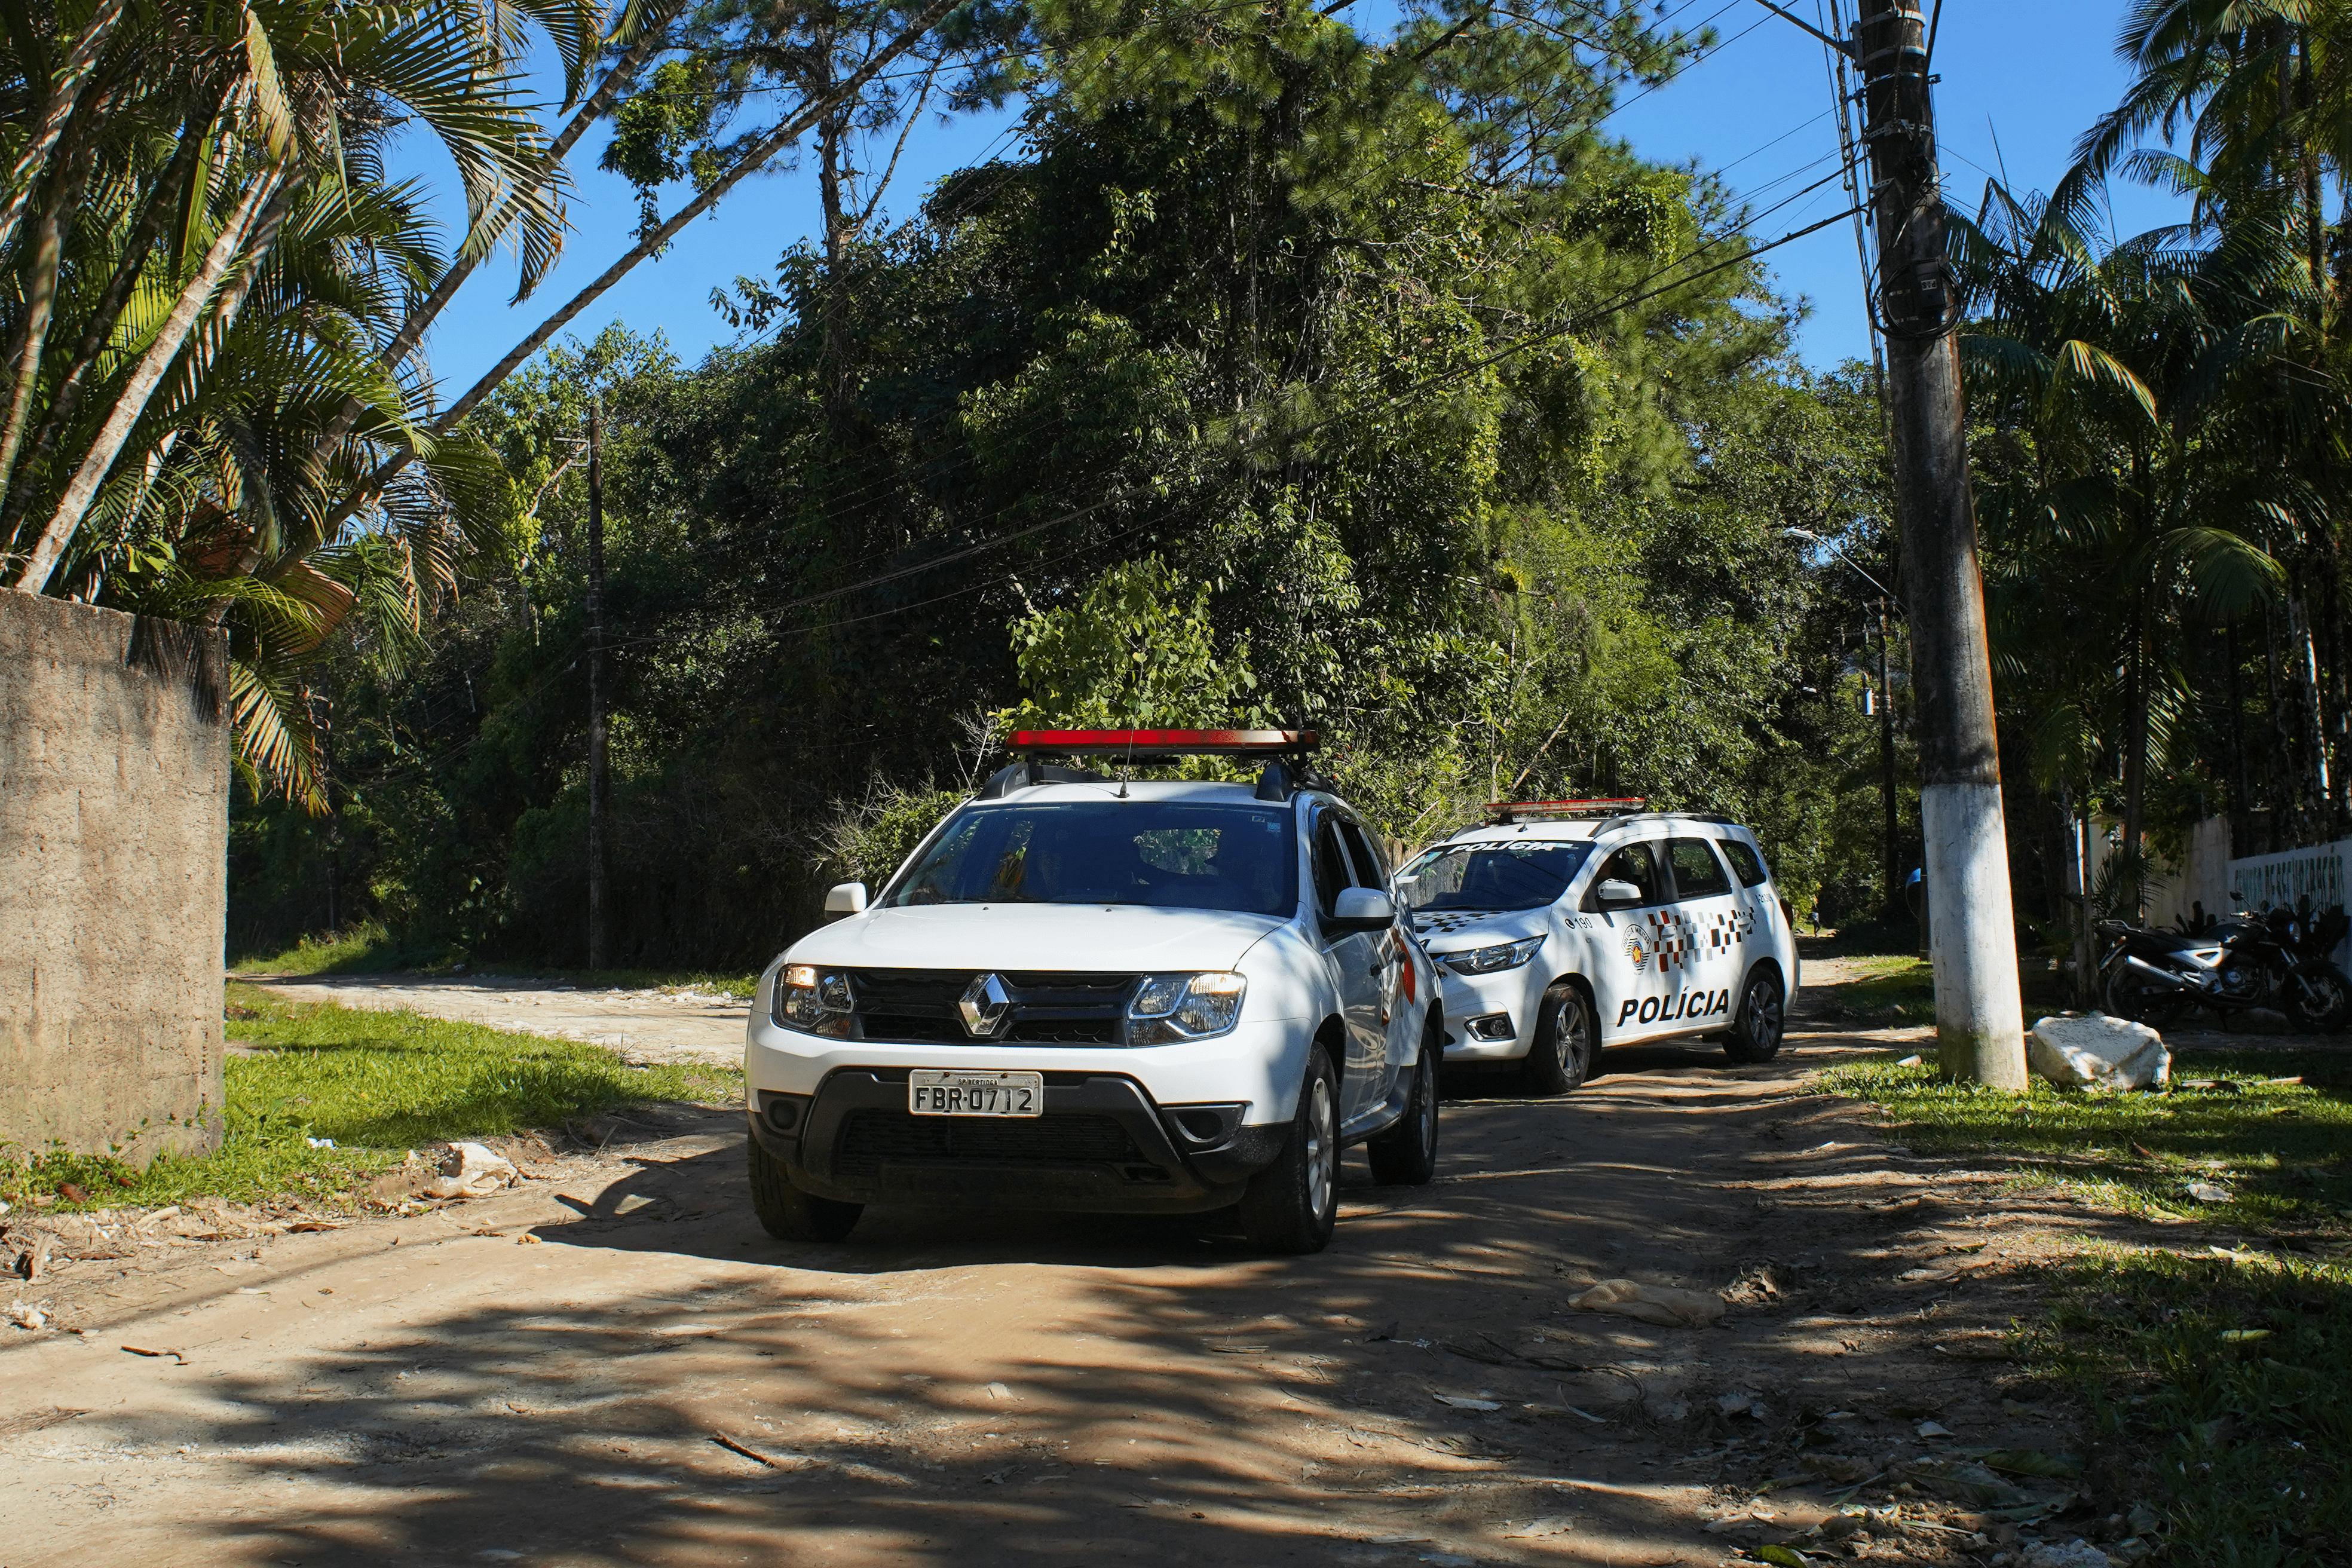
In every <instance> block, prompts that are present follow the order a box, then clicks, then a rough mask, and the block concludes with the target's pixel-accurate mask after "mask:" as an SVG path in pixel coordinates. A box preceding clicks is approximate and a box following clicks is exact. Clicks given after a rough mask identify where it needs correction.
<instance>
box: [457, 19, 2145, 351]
mask: <svg viewBox="0 0 2352 1568" xmlns="http://www.w3.org/2000/svg"><path fill="white" fill-rule="evenodd" d="M2124 4H2125V0H1956V3H1955V4H1953V5H1948V6H1946V7H1945V15H1944V17H1943V21H1942V26H1941V35H1940V37H1939V38H1938V40H1937V71H1938V72H1939V74H1940V75H1941V77H1942V82H1941V84H1940V85H1939V87H1938V88H1937V103H1936V112H1937V129H1938V134H1939V139H1940V141H1941V142H1942V144H1943V153H1944V166H1945V175H1946V179H1947V181H1948V184H1949V186H1950V188H1951V189H1952V191H1953V192H1954V194H1955V195H1956V196H1957V197H1958V198H1960V199H1961V200H1962V201H1963V202H1964V204H1965V205H1970V206H1973V205H1975V203H1976V200H1977V198H1978V197H1979V195H1980V194H1981V192H1982V190H1983V187H1984V183H1985V181H1986V179H1987V178H1988V177H1989V176H1990V174H1994V173H1995V172H1998V171H2000V170H2003V169H2005V170H2006V172H2007V177H2008V182H2009V183H2010V184H2012V185H2014V186H2017V187H2020V188H2026V189H2033V188H2040V189H2046V188H2047V187H2048V186H2049V185H2050V184H2052V183H2053V181H2054V180H2055V179H2056V178H2057V177H2058V175H2059V174H2061V173H2062V172H2063V170H2064V169H2065V167H2066V164H2067V163H2068V162H2069V161H2070V158H2071V155H2072V150H2073V148H2074V142H2075V140H2076V138H2078V137H2079V136H2080V135H2081V134H2082V132H2084V129H2085V128H2086V127H2087V126H2088V125H2089V124H2090V123H2091V121H2093V120H2094V119H2095V117H2096V116H2097V115H2099V114H2100V113H2102V112H2104V111H2105V110H2107V109H2108V108H2110V107H2112V106H2113V105H2114V103H2115V102H2116V99H2117V97H2118V96H2119V95H2120V94H2121V92H2122V90H2123V86H2124V81H2125V75H2124V70H2123V68H2122V65H2121V62H2119V61H2118V60H2117V59H2116V56H2115V52H2114V41H2115V36H2116V27H2117V25H2118V22H2119V20H2120V17H2121V14H2122V12H2123V9H2124ZM1668 6H1669V9H1670V11H1671V12H1672V15H1673V17H1674V20H1675V24H1676V25H1678V26H1690V27H1696V26H1713V27H1714V28H1715V29H1716V31H1717V34H1718V35H1719V38H1720V41H1719V43H1718V45H1717V47H1716V48H1715V49H1714V50H1713V51H1712V52H1711V53H1710V54H1708V55H1707V56H1706V57H1705V58H1702V59H1700V60H1699V61H1698V62H1697V63H1696V65H1694V66H1692V67H1691V68H1689V69H1687V70H1686V71H1685V73H1684V74H1683V75H1682V76H1680V77H1678V78H1677V79H1675V80H1674V81H1672V82H1670V83H1668V84H1667V85H1665V86H1664V87H1663V88H1660V89H1656V90H1655V91H1653V92H1649V93H1646V94H1643V95H1641V96H1639V97H1627V98H1625V99H1623V100H1621V103H1620V107H1619V109H1618V110H1617V112H1616V113H1615V114H1614V115H1613V116H1612V118H1611V119H1610V121H1609V122H1608V129H1609V130H1611V131H1612V132H1615V133H1616V134H1618V135H1620V136H1622V137H1623V138H1624V139H1625V140H1626V141H1628V142H1631V143H1632V144H1633V147H1634V149H1635V150H1636V151H1637V152H1639V153H1643V155H1645V156H1647V157H1650V158H1654V159H1656V160H1659V161H1661V162H1664V163H1677V164H1696V166H1698V167H1701V168H1704V169H1709V170H1716V171H1720V172H1721V173H1722V174H1723V175H1724V177H1725V178H1726V179H1727V181H1728V182H1729V184H1731V185H1732V187H1733V188H1734V189H1736V190H1738V191H1739V192H1740V193H1742V194H1743V195H1747V196H1748V197H1750V198H1751V200H1752V201H1753V203H1754V205H1755V206H1756V208H1757V209H1758V211H1759V213H1764V212H1766V210H1767V209H1773V208H1776V207H1777V210H1770V211H1769V215H1768V216H1761V217H1760V218H1759V221H1758V222H1757V224H1756V233H1757V234H1758V235H1759V237H1770V236H1773V235H1778V234H1781V233H1785V232H1788V231H1789V230H1791V229H1795V228H1799V227H1801V226H1804V225H1806V224H1808V223H1811V222H1813V221H1815V220H1817V219H1820V218H1822V217H1826V216H1830V215H1831V214H1833V213H1835V212H1837V211H1839V210H1840V208H1841V207H1842V206H1843V205H1844V196H1843V193H1842V192H1841V190H1840V189H1839V188H1838V186H1837V185H1836V184H1834V183H1832V184H1829V185H1827V186H1824V187H1823V188H1822V189H1821V190H1819V191H1816V192H1814V193H1812V194H1811V195H1809V196H1804V197H1802V198H1801V199H1799V200H1797V201H1795V202H1793V203H1790V205H1778V204H1780V203H1782V202H1784V201H1786V200H1787V198H1789V197H1790V196H1791V195H1794V194H1795V193H1796V192H1798V191H1800V190H1801V189H1802V188H1803V187H1804V186H1805V185H1807V184H1811V183H1812V182H1814V181H1815V180H1818V179H1820V178H1821V177H1822V175H1824V174H1829V173H1830V172H1831V171H1832V170H1833V169H1834V168H1835V166H1836V163H1835V158H1836V153H1837V133H1836V127H1835V123H1834V121H1832V118H1831V117H1830V114H1829V109H1830V89H1829V85H1828V79H1827V76H1826V73H1825V71H1824V68H1823V64H1822V47H1821V45H1820V44H1819V43H1818V42H1817V41H1815V40H1814V39H1812V38H1811V37H1808V36H1806V35H1805V34H1804V33H1802V32H1801V31H1800V30H1799V29H1798V28H1796V27H1795V26H1791V25H1790V24H1789V23H1788V22H1785V21H1783V20H1781V19H1780V18H1779V17H1776V16H1772V15H1771V14H1770V13H1769V12H1768V11H1766V10H1765V9H1764V8H1763V7H1762V6H1761V5H1758V4H1756V0H1668ZM1789 8H1790V9H1791V10H1796V11H1799V12H1800V13H1801V14H1809V13H1810V12H1811V9H1812V0H1795V3H1794V4H1791V5H1790V7H1789ZM1351 15H1354V16H1357V17H1358V21H1359V25H1360V26H1365V27H1367V28H1368V29H1373V30H1377V29H1378V28H1379V26H1380V25H1381V24H1380V21H1379V18H1381V16H1383V15H1386V16H1393V15H1394V10H1393V8H1392V0H1360V5H1359V7H1358V9H1357V10H1356V11H1354V12H1352V13H1351ZM605 141H606V132H604V130H602V129H601V128H600V129H598V130H595V131H592V132H590V133H589V134H588V135H587V136H586V137H585V138H583V141H582V142H581V145H580V147H579V148H578V149H576V150H575V151H574V153H573V155H572V172H573V174H574V177H575V179H576V180H577V183H578V190H577V194H576V196H575V198H574V200H573V202H572V209H571V210H572V226H573V233H572V236H571V237H570V239H569V241H568V243H567V244H566V247H565V250H564V255H563V259H562V262H561V263H560V264H559V265H558V267H557V268H556V269H555V271H554V272H553V273H552V274H551V276H550V277H549V278H548V279H547V280H546V281H545V283H543V284H542V285H541V289H540V290H539V291H538V293H537V294H536V295H534V296H533V298H532V299H530V300H526V301H524V302H523V303H522V304H521V305H520V306H509V303H508V301H507V295H508V294H509V293H510V292H511V291H512V288H513V270H512V268H511V265H510V264H506V265H501V266H499V267H494V268H484V269H483V271H482V273H481V274H479V275H478V276H477V277H476V279H474V280H473V281H472V282H471V283H469V284H468V285H467V290H466V292H465V293H463V294H461V295H460V296H459V297H458V299H457V301H456V302H455V303H454V304H453V305H452V306H451V307H450V309H449V310H448V311H447V312H446V314H445V315H444V316H443V317H442V320H441V321H440V322H439V323H438V325H437V326H436V329H435V331H434V332H433V334H432V336H431V338H430V339H429V340H428V341H427V344H426V348H427V352H428V353H429V354H430V355H431V358H432V363H433V365H434V368H435V371H436V374H438V375H439V376H440V377H441V379H442V382H443V384H444V387H445V389H446V394H447V395H455V394H456V393H457V391H458V390H461V389H462V388H464V387H465V386H467V385H469V384H471V383H472V381H473V380H474V378H475V377H476V376H478V374H481V373H482V372H483V371H484V370H487V369H488V367H489V366H490V365H491V364H492V363H495V362H496V361H497V360H498V358H499V356H500V355H501V354H502V353H505V352H506V350H507V349H508V348H509V346H511V345H512V344H513V343H514V342H516V341H518V340H519V339H520V338H521V337H522V336H523V335H524V334H525V333H526V332H528V331H530V329H531V328H533V327H535V326H536V325H537V324H538V323H539V321H541V320H542V319H543V318H544V315H545V314H546V312H547V311H549V310H552V309H553V308H554V307H555V306H556V305H557V304H559V303H561V302H562V300H565V299H567V298H568V297H569V296H570V295H571V293H572V291H573V290H574V289H578V288H579V287H580V285H581V284H583V283H584V282H585V281H587V280H588V279H591V278H593V277H594V276H595V275H596V274H597V273H598V272H600V271H602V270H603V269H604V268H605V267H606V266H607V265H609V263H610V262H611V261H612V259H613V258H614V257H616V256H618V255H619V254H621V253H622V252H623V251H624V250H625V249H626V248H627V247H628V246H629V245H630V243H631V237H630V231H631V229H632V228H633V227H634V226H635V221H636V202H635V195H633V193H631V192H630V191H629V189H628V188H627V186H625V184H622V183H621V182H620V181H619V180H617V179H615V178H614V177H613V176H611V175H607V174H601V173H599V172H598V171H597V169H596V167H595V163H596V159H597V157H598V155H599V154H600V153H602V151H603V149H604V142H605ZM1014 152H1017V147H1016V145H1015V142H1014V138H1013V134H1012V129H1011V122H1010V120H1009V118H1008V117H1006V116H1003V115H990V116H966V117H961V118H959V119H957V120H956V121H953V122H951V123H945V124H942V123H940V122H938V121H936V120H934V121H930V122H928V123H925V124H923V125H922V126H920V127H919V129H918V130H917V131H916V132H915V133H914V135H913V136H912V138H911V139H910V140H909V142H908V147H907V151H906V153H905V155H904V156H903V158H902V159H901V161H900V163H899V166H898V174H897V177H896V179H895V180H894V182H893V184H892V185H891V188H890V190H889V192H888V194H887V198H886V200H885V202H884V208H885V210H886V211H888V212H892V213H897V214H905V213H907V212H909V211H911V210H912V209H913V207H914V206H915V205H916V204H917V203H918V202H919V201H920V200H921V198H922V195H923V193H924V192H925V190H926V189H927V188H928V187H929V185H930V184H931V182H933V181H934V180H936V179H938V178H939V177H940V176H941V175H943V174H949V173H950V172H952V171H954V170H956V169H959V168H962V167H965V166H967V165H969V164H971V163H977V162H981V161H982V160H985V159H987V158H991V157H999V156H1003V155H1006V154H1008V153H1014ZM421 167H422V168H424V169H425V170H428V171H429V163H424V164H421ZM2113 201H2114V207H2115V213H2114V221H2115V225H2116V229H2117V230H2118V232H2121V233H2126V234H2129V233H2137V232H2138V231H2140V230H2142V229H2145V228H2147V227H2149V226H2153V225H2156V224H2158V223H2163V222H2167V221H2169V220H2170V219H2171V218H2173V217H2174V216H2177V215H2178V205H2177V204H2176V203H2175V202H2173V201H2172V199H2171V198H2169V197H2167V196H2165V195H2161V194H2159V193H2156V192H2151V191H2147V190H2142V189H2139V188H2137V187H2131V186H2122V187H2119V188H2117V190H2116V192H2115V193H2114V196H2113ZM673 209H674V203H673V206H672V208H666V210H673ZM815 219H816V192H815V181H814V177H813V176H812V175H809V174H799V173H789V174H774V175H767V176H760V177H756V178H754V179H753V180H751V181H747V182H746V183H745V184H742V185H740V186H739V187H737V189H736V190H735V191H734V192H733V193H732V194H730V195H729V196H728V197H727V199H726V200H725V201H724V202H722V203H721V204H720V205H719V210H718V212H717V213H716V215H714V216H711V217H708V218H705V219H702V220H700V221H698V222H697V223H696V224H695V225H693V226H691V227H689V228H688V230H687V231H686V233H685V234H684V235H682V236H681V237H679V239H678V241H677V244H676V245H674V246H673V247H671V249H670V251H669V253H668V254H667V255H666V256H664V257H662V258H659V259H656V260H649V261H646V262H644V263H641V264H640V265H639V266H638V267H637V268H636V269H635V271H634V272H632V273H631V274H630V275H629V276H628V277H627V278H626V279H624V280H623V281H622V282H621V283H620V284H619V285H617V286H616V287H615V288H614V289H612V290H611V291H610V292H608V293H607V294H605V295H604V297H603V299H601V300H598V301H597V303H596V304H595V305H594V306H593V307H591V308H590V309H589V310H587V311H585V312H583V314H582V315H581V317H580V318H579V319H578V320H577V321H574V322H573V323H572V326H571V327H570V328H569V329H568V331H571V332H572V333H576V334H578V335H581V336H592V335H593V334H594V333H595V332H596V331H600V330H601V329H602V328H603V327H604V324H605V323H607V322H609V321H623V322H625V323H626V324H627V325H628V326H629V327H631V328H632V329H634V330H635V331H642V332H650V331H654V330H656V329H659V330H660V331H662V332H664V333H665V334H667V337H668V339H669V341H670V342H671V344H672V346H673V347H674V348H675V349H676V350H677V352H678V353H680V354H681V355H683V356H684V357H685V358H686V359H688V361H692V360H695V359H698V358H699V357H700V356H701V354H702V353H704V352H705V351H706V350H708V349H709V348H710V347H711V346H713V345H714V344H718V343H722V342H727V341H729V339H730V338H731V337H732V336H733V331H732V330H731V329H730V328H729V327H728V326H727V325H726V323H725V322H724V321H721V320H720V319H719V316H718V314H717V313H716V312H715V311H713V310H711V308H710V304H709V297H710V292H711V290H712V289H714V288H718V289H724V288H726V287H727V286H729V285H730V283H731V282H732V281H733V279H735V278H736V277H737V276H738V275H740V274H747V273H748V274H752V275H756V276H766V275H769V274H770V273H772V269H773V268H774V266H775V262H776V258H777V257H778V256H779V255H780V254H782V251H783V250H784V249H785V248H786V247H789V246H790V245H791V244H792V243H793V241H794V240H796V239H798V238H800V237H803V236H804V235H806V234H807V233H808V232H809V231H810V230H811V228H812V227H813V226H814V223H815ZM1772 265H1773V268H1774V270H1775V272H1776V274H1777V276H1778V278H1779V279H1780V286H1781V287H1782V288H1783V289H1785V290H1787V291H1789V292H1791V293H1795V294H1799V295H1801V296H1803V297H1805V298H1806V299H1807V300H1809V301H1810V302H1811V315H1810V317H1809V318H1808V319H1807V321H1806V322H1805V324H1804V326H1803V328H1802V330H1801V333H1800V337H1799V344H1798V346H1799V351H1800V353H1801V354H1802V355H1803V357H1804V358H1805V360H1806V361H1807V362H1808V363H1811V364H1813V365H1816V366H1818V367H1822V368H1828V367H1831V366H1833V365H1835V364H1837V363H1839V362H1841V361H1843V360H1845V359H1847V358H1850V357H1857V356H1863V355H1866V354H1867V353H1868V352H1869V337H1868V328H1867V325H1866V323H1865V321H1864V314H1863V308H1862V291H1861V282H1860V272H1859V269H1858V268H1857V265H1856V260H1855V254H1854V237H1853V230H1852V228H1851V226H1848V225H1843V224H1841V225H1837V226H1832V227H1831V228H1828V229H1825V230H1823V231H1822V232H1821V233H1819V234H1816V235H1813V236H1811V237H1808V238H1805V239H1802V240H1799V241H1797V242H1795V243H1794V244H1791V245H1790V246H1788V247H1785V248H1783V249H1780V250H1779V251H1776V252H1775V253H1774V255H1773V258H1772Z"/></svg>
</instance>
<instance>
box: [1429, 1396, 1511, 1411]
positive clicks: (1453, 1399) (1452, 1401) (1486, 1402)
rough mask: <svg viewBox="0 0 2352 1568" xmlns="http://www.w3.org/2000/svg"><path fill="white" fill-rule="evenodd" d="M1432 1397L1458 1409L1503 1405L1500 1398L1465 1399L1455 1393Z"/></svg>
mask: <svg viewBox="0 0 2352 1568" xmlns="http://www.w3.org/2000/svg"><path fill="white" fill-rule="evenodd" d="M1431 1397H1432V1398H1433V1399H1435V1400H1436V1401H1437V1403H1439V1404H1440V1405H1452V1406H1454V1409H1456V1410H1500V1409H1501V1408H1502V1407H1503V1402H1502V1401H1501V1400H1499V1399H1465V1398H1463V1397H1462V1396H1461V1395H1459V1394H1433V1395H1431Z"/></svg>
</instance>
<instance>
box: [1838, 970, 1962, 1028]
mask: <svg viewBox="0 0 2352 1568" xmlns="http://www.w3.org/2000/svg"><path fill="white" fill-rule="evenodd" d="M1849 962H1850V963H1851V965H1852V966H1853V968H1856V969H1859V970H1861V971H1862V977H1861V978H1860V979H1858V980H1847V981H1841V982H1840V983H1839V984H1835V985H1828V986H1823V987H1822V990H1825V991H1828V992H1831V993H1832V994H1834V995H1835V996H1836V998H1837V1004H1838V1005H1839V1006H1841V1007H1843V1008H1845V1009H1846V1010H1847V1011H1849V1012H1853V1013H1866V1014H1881V1013H1885V1012H1886V1011H1887V1010H1888V1009H1890V1008H1891V1009H1893V1010H1894V1011H1895V1014H1896V1015H1897V1016H1899V1018H1900V1020H1901V1021H1902V1022H1903V1023H1906V1024H1932V1023H1934V1022H1935V1021H1936V970H1935V966H1934V965H1933V964H1931V963H1928V962H1927V960H1926V959H1924V958H1920V957H1918V956H1916V954H1912V953H1886V954H1882V955H1879V956H1876V957H1865V958H1857V959H1853V960H1851V961H1849Z"/></svg>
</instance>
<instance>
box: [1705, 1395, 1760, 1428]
mask: <svg viewBox="0 0 2352 1568" xmlns="http://www.w3.org/2000/svg"><path fill="white" fill-rule="evenodd" d="M1715 1407H1716V1408H1717V1410H1719V1411H1721V1412H1722V1413H1723V1414H1724V1415H1753V1416H1755V1417H1756V1419H1758V1420H1759V1421H1761V1420H1762V1419H1764V1401H1763V1399H1762V1398H1761V1397H1759V1395H1757V1394H1749V1393H1742V1392H1738V1391H1737V1390H1735V1391H1734V1392H1732V1393H1729V1394H1723V1395H1721V1396H1719V1397H1718V1398H1717V1400H1716V1402H1715Z"/></svg>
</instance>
